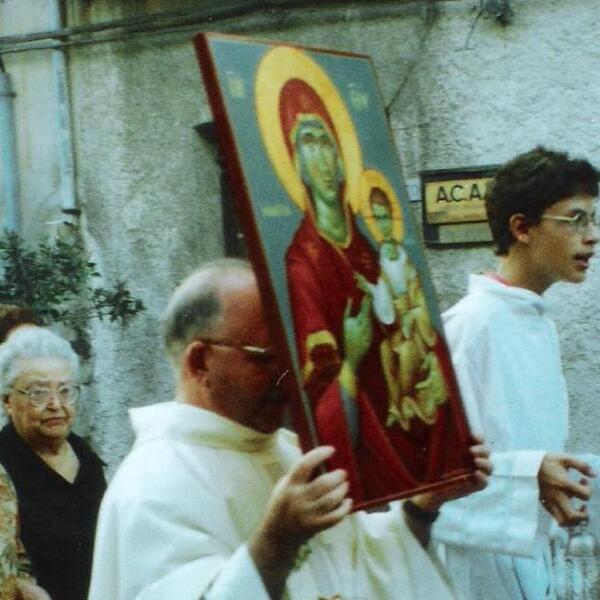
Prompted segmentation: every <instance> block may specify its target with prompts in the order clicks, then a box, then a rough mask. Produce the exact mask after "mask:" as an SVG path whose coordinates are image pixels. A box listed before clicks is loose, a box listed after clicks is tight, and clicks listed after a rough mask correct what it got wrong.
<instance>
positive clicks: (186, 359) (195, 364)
mask: <svg viewBox="0 0 600 600" xmlns="http://www.w3.org/2000/svg"><path fill="white" fill-rule="evenodd" d="M207 350H208V344H206V343H204V342H203V341H201V340H194V341H193V342H192V343H191V344H189V345H188V347H187V348H186V349H185V352H184V353H183V361H182V363H183V369H184V372H185V373H186V375H187V376H188V377H191V378H193V379H202V378H204V377H205V375H206V372H207V367H206V352H207Z"/></svg>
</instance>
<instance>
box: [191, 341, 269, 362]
mask: <svg viewBox="0 0 600 600" xmlns="http://www.w3.org/2000/svg"><path fill="white" fill-rule="evenodd" d="M197 339H198V340H199V341H201V342H204V343H205V344H211V345H212V346H222V347H223V348H234V349H235V350H239V351H240V352H243V353H244V354H245V355H246V356H247V357H248V358H250V359H252V360H254V361H256V362H260V363H265V364H267V363H270V362H272V361H274V360H275V358H276V354H275V352H274V351H273V350H272V349H271V348H264V347H262V346H252V345H247V344H234V343H233V342H223V341H221V340H212V339H210V338H197Z"/></svg>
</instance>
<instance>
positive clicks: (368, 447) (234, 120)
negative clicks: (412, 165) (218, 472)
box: [195, 34, 473, 508]
mask: <svg viewBox="0 0 600 600" xmlns="http://www.w3.org/2000/svg"><path fill="white" fill-rule="evenodd" d="M195 44H196V49H197V53H198V57H199V62H200V66H201V70H202V75H203V78H204V83H205V87H206V90H207V94H208V98H209V101H210V104H211V107H212V110H213V114H214V118H215V126H216V133H217V137H218V139H219V142H220V145H221V151H222V153H223V156H224V160H225V165H226V168H227V172H228V174H229V177H230V181H231V185H232V189H233V194H234V198H235V202H236V208H237V213H238V215H239V219H240V223H241V227H242V230H243V233H244V236H245V239H246V242H247V246H248V254H249V256H250V258H251V260H252V262H253V265H254V267H255V269H256V272H257V274H258V278H259V285H260V288H261V293H262V296H263V300H264V303H265V307H266V310H267V313H268V315H269V319H270V323H271V324H272V335H273V339H274V343H275V345H276V346H277V350H278V351H279V352H280V353H281V355H282V356H284V357H287V360H288V364H289V370H290V375H291V376H289V377H284V378H283V379H282V381H281V385H282V387H284V389H285V391H286V393H287V395H289V397H290V398H291V399H292V401H291V408H292V416H293V423H294V426H295V429H296V431H297V432H298V433H299V436H300V440H301V444H302V446H303V448H304V449H308V448H310V447H312V446H314V445H316V444H327V445H332V446H334V447H335V448H336V452H335V454H334V455H333V457H332V458H331V460H330V461H329V463H328V468H330V469H335V468H339V467H341V468H344V469H346V470H347V471H348V474H349V481H350V494H351V496H352V497H353V499H354V506H355V508H364V507H366V506H371V505H375V504H381V503H382V502H385V501H388V500H391V499H395V498H402V497H406V496H409V495H412V494H414V493H415V492H418V491H425V490H429V489H433V488H436V487H441V486H445V485H448V484H449V483H451V482H455V481H459V480H461V479H466V478H469V477H471V476H472V474H473V465H472V462H471V458H470V456H469V451H468V448H469V445H470V433H469V430H468V426H467V421H466V419H465V414H464V411H463V408H462V406H461V402H460V397H459V392H458V388H457V384H456V380H455V376H454V372H453V370H452V366H451V362H450V358H449V354H448V349H447V346H446V343H445V340H444V336H443V331H442V325H441V321H440V315H439V310H438V307H437V303H436V298H435V293H434V290H433V286H432V283H431V278H430V275H429V272H428V269H427V264H426V262H425V258H424V252H423V247H422V242H421V239H420V234H419V231H418V230H417V229H416V226H415V224H414V223H413V218H412V214H411V208H410V205H409V201H408V198H407V195H406V192H405V187H404V183H403V179H402V174H401V170H400V164H399V160H398V156H397V153H396V149H395V147H394V143H393V140H392V136H391V133H390V130H389V127H388V123H387V120H386V115H385V111H384V108H383V103H382V99H381V96H380V92H379V88H378V85H377V81H376V77H375V72H374V69H373V65H372V63H371V61H370V59H369V58H368V57H367V56H361V55H356V54H348V53H342V52H333V51H328V50H318V49H314V48H304V47H299V46H293V45H290V44H285V43H274V42H263V41H257V40H252V39H248V38H242V37H236V36H230V35H221V34H200V35H199V36H197V37H196V39H195Z"/></svg>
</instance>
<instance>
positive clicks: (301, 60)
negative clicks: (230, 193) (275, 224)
mask: <svg viewBox="0 0 600 600" xmlns="http://www.w3.org/2000/svg"><path fill="white" fill-rule="evenodd" d="M290 79H299V80H301V81H304V82H305V83H307V84H308V85H309V86H310V87H312V88H313V89H314V90H315V92H316V93H317V94H318V95H319V97H320V98H321V100H322V101H323V104H324V105H325V108H326V109H327V112H328V113H329V115H330V117H331V121H332V122H333V125H334V128H335V133H336V135H337V136H338V140H339V147H340V153H341V155H342V156H341V158H342V162H343V163H344V172H345V182H346V185H345V191H344V200H345V201H346V202H347V203H348V204H349V205H350V206H351V208H352V211H353V212H355V213H356V212H357V211H358V209H359V205H360V195H359V193H358V191H359V185H360V173H361V171H362V157H361V153H360V146H359V144H358V138H357V136H356V131H355V129H354V123H353V122H352V118H351V117H350V114H349V113H348V110H347V109H346V105H345V104H344V101H343V100H342V98H341V96H340V94H339V92H338V91H337V88H336V87H335V85H334V84H333V82H332V81H331V80H330V79H329V77H328V76H327V74H326V73H325V71H323V69H322V68H321V67H320V66H319V65H318V64H317V63H316V62H315V61H314V60H312V59H311V58H309V57H308V56H307V55H306V54H305V53H304V52H302V51H301V50H298V49H297V48H290V47H287V46H278V47H276V48H273V49H272V50H269V52H267V54H265V56H264V57H263V58H262V60H261V61H260V64H259V65H258V70H257V73H256V82H255V97H256V116H257V119H258V125H259V129H260V133H261V136H262V139H263V143H264V145H265V148H266V150H267V155H268V157H269V160H270V161H271V164H272V165H273V169H274V170H275V173H277V176H278V177H279V180H280V181H281V183H282V185H283V187H284V188H285V190H286V191H287V193H288V194H289V196H290V198H291V199H292V200H293V201H294V202H295V204H296V205H297V206H298V207H299V208H300V209H301V210H306V202H307V195H306V188H305V187H304V184H303V183H302V180H301V179H300V177H299V176H298V173H297V172H296V169H295V166H294V163H293V162H292V159H291V157H290V155H289V153H288V148H287V145H286V142H285V137H284V133H283V128H282V127H281V120H280V118H279V96H280V94H281V90H282V88H283V86H284V85H285V83H286V82H288V81H289V80H290Z"/></svg>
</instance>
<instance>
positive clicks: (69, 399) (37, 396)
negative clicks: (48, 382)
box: [11, 384, 81, 408]
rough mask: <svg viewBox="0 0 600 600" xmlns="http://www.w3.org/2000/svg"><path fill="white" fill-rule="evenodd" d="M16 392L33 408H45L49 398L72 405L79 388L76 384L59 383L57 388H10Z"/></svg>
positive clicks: (78, 393)
mask: <svg viewBox="0 0 600 600" xmlns="http://www.w3.org/2000/svg"><path fill="white" fill-rule="evenodd" d="M11 389H12V390H13V391H15V392H17V394H21V395H22V396H25V397H26V398H27V400H29V404H31V406H33V407H34V408H45V407H46V406H48V404H49V402H50V398H56V399H57V400H59V401H60V403H61V404H63V405H66V406H73V405H74V404H76V402H77V400H79V395H80V393H81V388H80V387H79V386H78V385H75V384H73V385H61V386H60V387H58V388H52V387H37V386H36V387H30V388H28V389H26V390H22V389H19V388H15V387H13V388H11Z"/></svg>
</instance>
